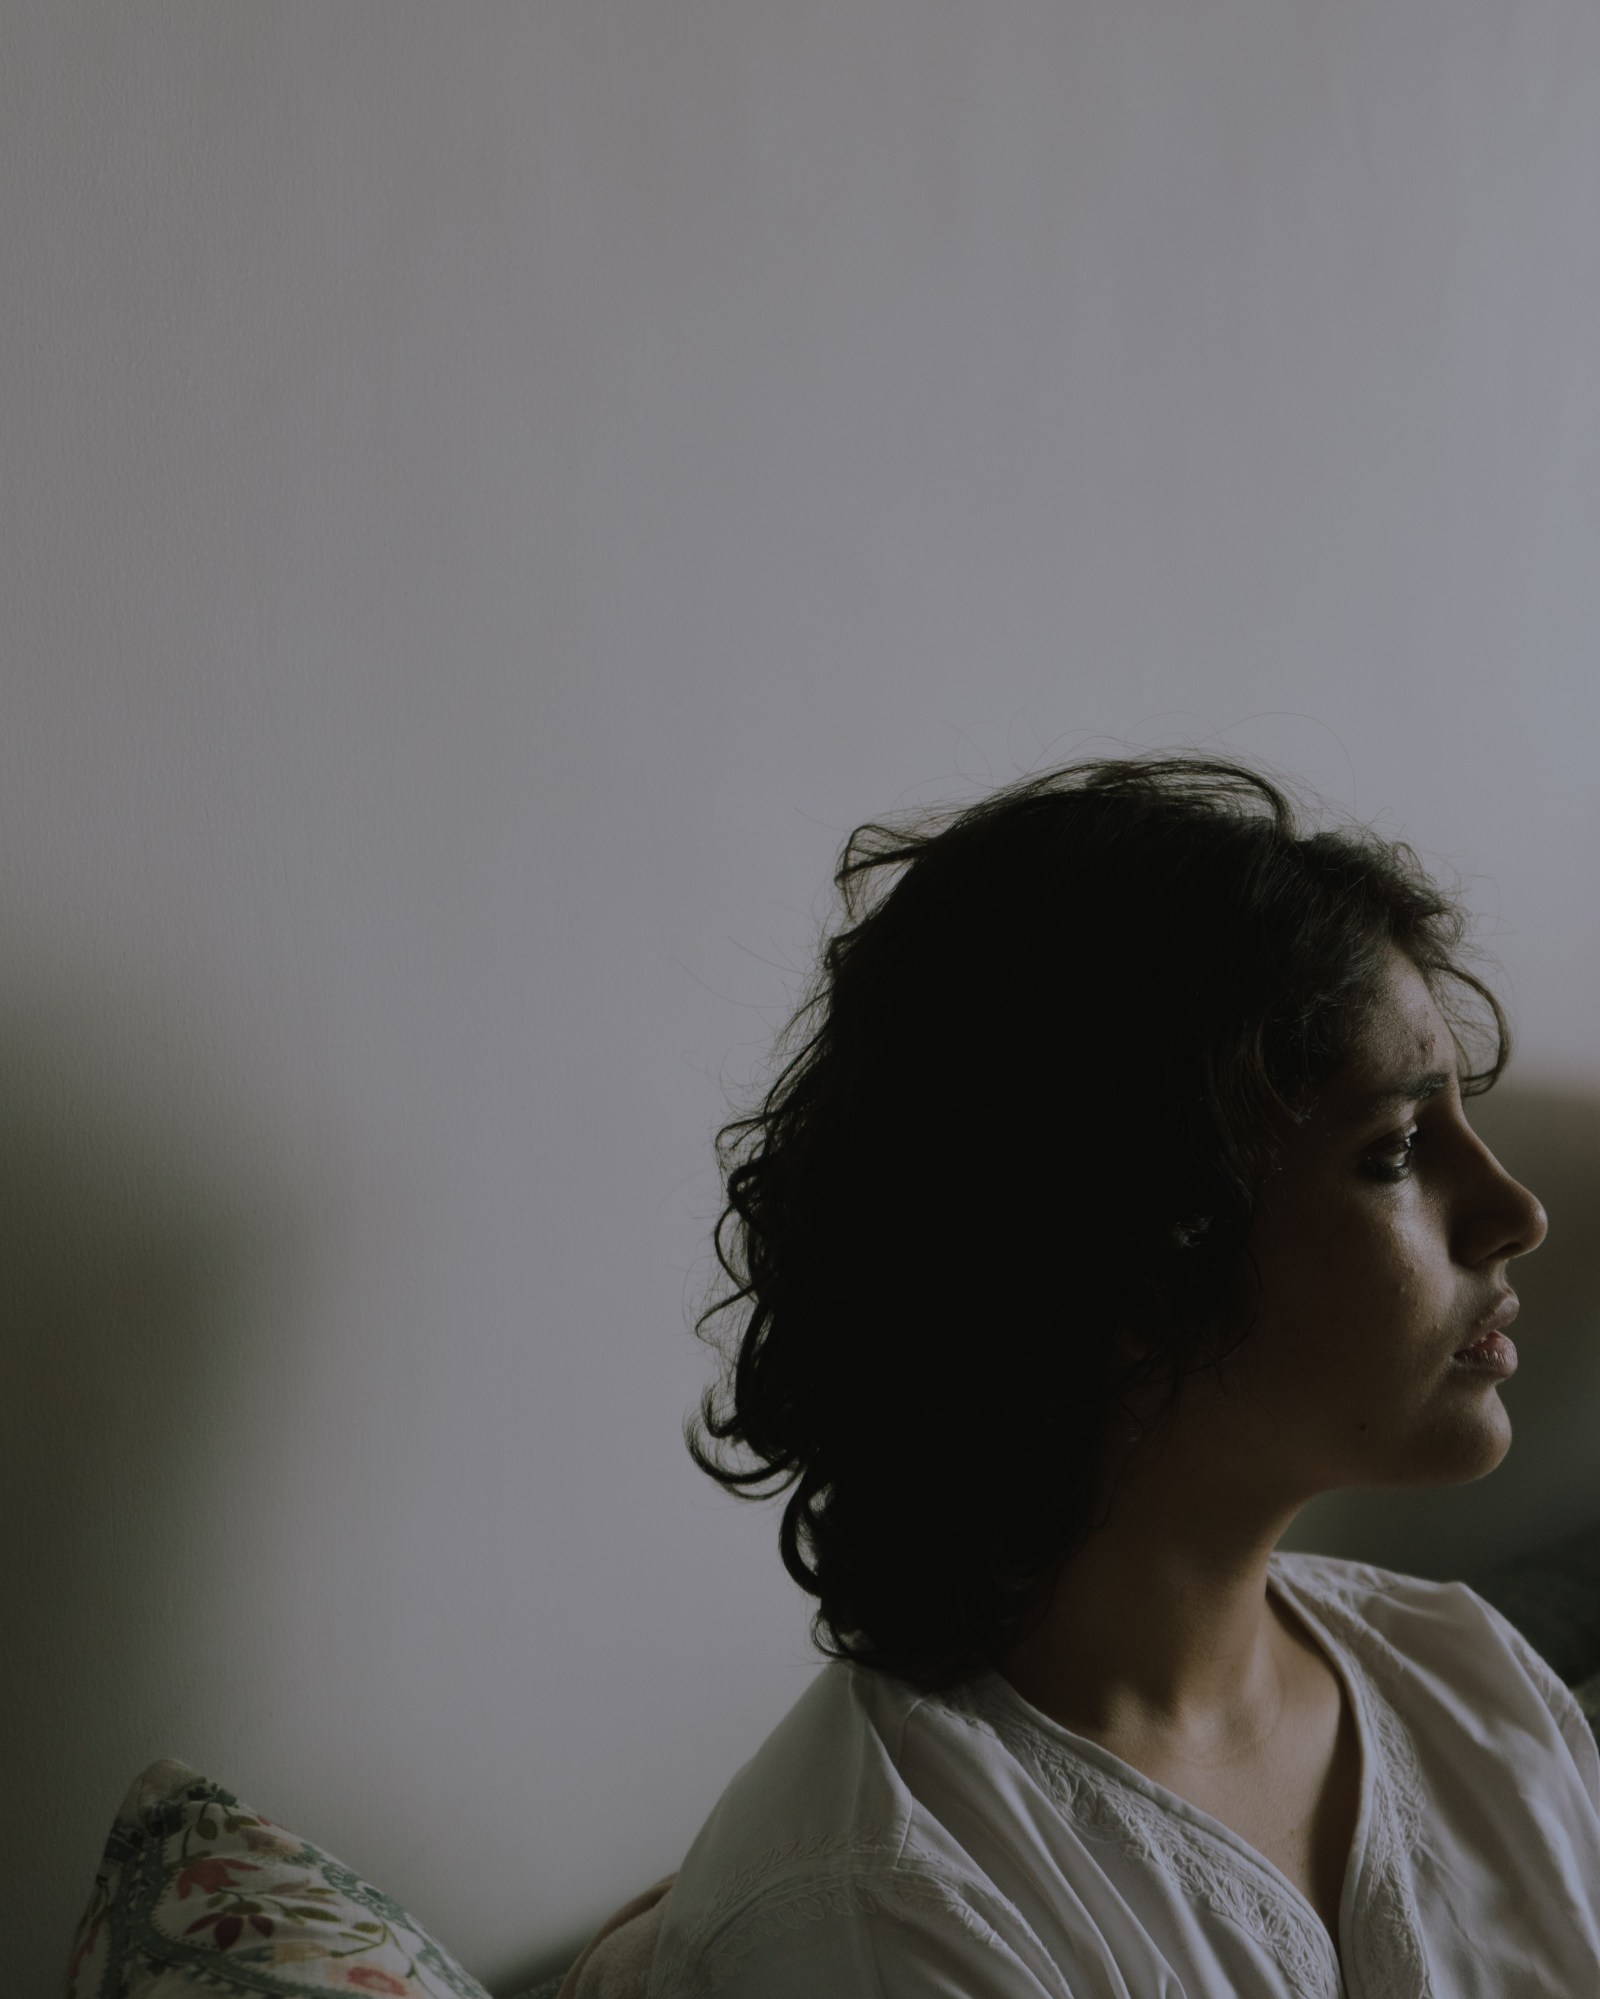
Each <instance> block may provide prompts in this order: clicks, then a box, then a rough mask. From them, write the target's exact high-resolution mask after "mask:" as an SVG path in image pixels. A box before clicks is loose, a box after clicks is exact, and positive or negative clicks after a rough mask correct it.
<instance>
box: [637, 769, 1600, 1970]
mask: <svg viewBox="0 0 1600 1999" xmlns="http://www.w3.org/2000/svg"><path fill="white" fill-rule="evenodd" d="M835 880H836V883H837V886H838V888H839V890H840V891H841V894H842V897H843V902H844V921H843V923H842V924H841V925H840V926H839V927H838V928H837V929H836V930H835V932H834V934H833V935H832V936H831V937H830V938H829V940H828V941H827V943H826V946H825V948H824V949H823V951H822V953H821V957H820V962H819V966H818V969H817V975H816V979H815V981H814V984H813V986H812V987H811V989H810V991H809V994H808V996H807V998H806V1000H805V1003H804V1004H803V1005H802V1006H801V1008H800V1009H799V1011H798V1012H797V1013H796V1015H795V1016H794V1019H793V1020H792V1021H791V1023H790V1027H789V1029H788V1030H787V1031H786V1035H785V1037H784V1039H783V1041H782V1042H781V1043H780V1053H781V1056H782V1058H783V1059H782V1065H781V1067H779V1066H778V1064H776V1063H775V1064H774V1068H775V1070H776V1074H775V1077H774V1079H773V1080H772V1082H771V1084H770V1087H769V1088H768V1089H767V1090H766V1092H765V1095H764V1097H763V1098H762V1100H761V1101H760V1103H759V1104H758V1105H757V1106H756V1107H755V1108H754V1109H753V1110H752V1111H751V1113H750V1114H749V1115H747V1116H743V1117H740V1118H737V1119H735V1120H734V1122H732V1123H731V1124H729V1125H727V1126H725V1127H724V1129H723V1131H722V1133H721V1134H720V1135H719V1143H718V1154H719V1160H720V1162H721V1164H722V1166H723V1168H724V1175H725V1187H726V1196H727V1205H726V1208H725V1210H724V1212H723V1215H722V1217H721V1220H720V1221H719V1223H718V1227H717V1232H716V1250H717V1256H718V1260H719V1264H720V1267H721V1269H722V1270H723V1271H724V1272H726V1274H727V1276H728V1277H729V1278H730V1279H731V1280H732V1283H733V1289H732V1290H731V1292H728V1293H726V1294H725V1295H724V1296H723V1297H721V1298H720V1299H718V1300H716V1301H715V1302H714V1303H713V1305H712V1306H711V1308H710V1310H708V1311H707V1312H706V1313H705V1314H704V1315H703V1317H702V1319H701V1320H700V1322H699V1327H700V1328H703V1327H705V1326H706V1325H708V1324H709V1323H710V1322H711V1321H712V1320H714V1319H716V1318H719V1317H724V1316H726V1317H728V1318H729V1320H730V1322H731V1323H732V1324H733V1325H734V1328H735V1337H734V1339H733V1340H732V1341H731V1343H730V1344H729V1346H728V1347H727V1349H726V1354H725V1366H724V1368H723V1371H722V1373H721V1376H720V1379H719V1381H718V1384H717V1386H716V1388H715V1389H709V1390H708V1391H707V1393H706V1395H705V1397H704V1399H703V1401H702V1403H701V1406H700V1409H699V1411H698V1423H696V1422H695V1421H693V1420H691V1422H690V1424H689V1425H688V1427H687V1432H686V1434H687V1441H688V1443H689V1447H690V1450H691V1452H692V1453H693V1455H694V1457H695V1460H696V1462H697V1463H698V1464H699V1465H700V1467H701V1469H702V1470H705V1471H706V1472H708V1473H709V1474H710V1475H711V1476H713V1477H714V1478H716V1479H717V1480H718V1481H719V1482H720V1483H721V1484H722V1485H724V1486H725V1487H726V1488H727V1489H728V1490H730V1491H734V1492H739V1493H742V1494H744V1495H745V1496H747V1497H767V1496H771V1493H772V1492H787V1494H788V1497H787V1500H786V1503H785V1505H784V1508H783V1511H782V1517H781V1527H780V1536H779V1539H780V1549H781V1554H782V1559H783V1561H784V1564H785V1566H786V1567H787V1569H788V1571H789V1573H790V1574H791V1575H792V1576H793V1577H794V1579H795V1581H796V1582H797V1583H798V1584H799V1585H800V1586H801V1588H802V1589H804V1590H805V1591H806V1592H808V1593H809V1594H810V1595H811V1596H813V1597H814V1598H815V1599H816V1600H817V1608H816V1612H815V1616H814V1618H813V1621H812V1635H813V1640H814V1642H815V1644H816V1645H817V1648H818V1650H819V1651H820V1652H821V1653H822V1654H824V1656H825V1658H826V1660H827V1663H826V1664H825V1665H824V1667H823V1669H822V1670H821V1671H820V1672H819V1673H818V1674H817V1675H816V1676H815V1678H814V1679H813V1680H812V1682H811V1683H810V1685H809V1686H808V1687H807V1689H806V1691H805V1693H804V1694H803V1695H802V1696H801V1697H800V1699H799V1700H798V1701H797V1702H796V1703H795V1705H794V1707H793V1708H792V1709H791V1710H790V1712H789V1713H788V1714H787V1715H786V1716H785V1718H784V1719H783V1720H782V1721H781V1722H780V1723H779V1725H778V1726H777V1727H776V1728H775V1729H774V1730H773V1732H772V1734H771V1735H770V1736H769V1737H768V1738H767V1740H766V1742H765V1743H764V1744H763V1745H762V1747H761V1748H760V1750H759V1751H758V1752H757V1754H756V1755H755V1756H754V1757H753V1758H752V1759H751V1760H750V1762H748V1763H747V1764H746V1765H745V1766H744V1768H743V1769H742V1770H740V1771H738V1772H737V1773H736V1774H735V1775H733V1777H732V1779H731V1781H730V1782H729V1783H728V1784H727V1787H726V1789H725V1790H724V1791H723V1793H722V1796H721V1798H720V1799H719V1801H718V1803H717V1805H716V1807H715V1809H714V1810H713V1811H712V1813H711V1815H710V1817H709V1818H708V1819H707V1821H706V1823H705V1825H704V1827H703V1828H702V1830H701V1832H700V1834H699V1836H698V1837H697V1838H696V1840H695V1842H694V1844H693V1846H692V1847H691V1848H690V1850H689V1853H688V1855H687V1857H686V1858H685V1860H684V1862H683V1865H682V1867H681V1869H680V1871H679V1874H678V1876H677V1879H676V1881H675V1883H674V1885H673V1889H672V1893H671V1895H670V1896H669V1897H668V1900H667V1906H666V1910H665V1915H664V1922H663V1927H662V1931H661V1935H660V1940H659V1944H658V1948H657V1955H656V1962H655V1969H654V1973H653V1975H652V1980H651V1986H650V1990H651V1993H652V1995H653V1999H669V1995H670V1999H678V1995H684V1999H689V1995H697V1994H702V1993H704V1994H710V1993H718V1994H720V1995H723V1999H855V1995H861V1999H867V1995H871V1999H935V1995H937V1996H938V1999H955V1995H962V1999H1068V1995H1071V1999H1084V1995H1088V1994H1094V1995H1096V1999H1101V1996H1102V1995H1103V1999H1180V1995H1181V1999H1253V1995H1262V1999H1267V1995H1272V1999H1280V1995H1290V1994H1294V1995H1312V1994H1315V1995H1328V1999H1334V1995H1337V1994H1340V1993H1347V1994H1349V1995H1351V1999H1356V1995H1361V1999H1369V1995H1370V1999H1377V1995H1390V1994H1394V1995H1398V1994H1401V1993H1404V1994H1406V1995H1423V1994H1428V1995H1435V1999H1465V1995H1468V1994H1474V1995H1476V1994H1482V1995H1490V1994H1493V1995H1495V1996H1496V1999H1521V1995H1527V1999H1533V1995H1534V1994H1540V1995H1546V1994H1563V1995H1574V1999H1576V1995H1579V1994H1592V1993H1596V1992H1600V1756H1597V1754H1596V1748H1595V1743H1594V1739H1593V1737H1592V1735H1591V1734H1590V1731H1589V1729H1588V1726H1587V1724H1586V1722H1585V1721H1584V1719H1583V1716H1582V1714H1581V1713H1580V1711H1579V1709H1578V1707H1577V1704H1576V1702H1575V1701H1574V1700H1573V1698H1572V1696H1571V1694H1570V1693H1569V1692H1568V1691H1567V1689H1566V1688H1565V1687H1564V1686H1563V1685H1562V1684H1561V1683H1560V1681H1559V1680H1558V1679H1557V1678H1556V1676H1555V1674H1554V1673H1553V1672H1552V1671H1551V1670H1550V1669H1549V1668H1548V1667H1547V1666H1546V1665H1545V1664H1544V1662H1543V1660H1542V1659H1540V1658H1539V1656H1538V1655H1537V1654H1536V1653H1535V1652H1534V1651H1533V1650H1532V1648H1531V1647H1530V1646H1528V1644H1527V1643H1526V1642H1525V1641H1524V1640H1523V1639H1522V1638H1521V1636H1520V1635H1519V1634H1518V1633H1517V1632H1516V1631H1515V1629H1514V1628H1513V1627H1512V1626H1511V1625H1510V1624H1509V1623H1507V1621H1506V1620H1505V1619H1504V1618H1503V1617H1501V1616H1500V1615H1499V1613H1498V1612H1496V1611H1495V1610H1493V1609H1492V1608H1491V1607H1490V1606H1489V1605H1488V1604H1486V1603H1485V1602H1484V1601H1483V1600H1482V1599H1481V1598H1480V1597H1478V1596H1477V1595H1476V1594H1475V1593H1474V1592H1473V1591H1472V1590H1471V1589H1469V1588H1468V1587H1467V1586H1466V1585H1465V1584H1462V1583H1455V1582H1435V1581H1430V1580H1425V1579H1422V1578H1418V1577H1412V1576H1406V1575H1402V1574H1399V1573H1397V1572H1394V1571H1390V1570H1386V1569H1383V1568H1379V1567H1376V1566H1373V1565H1370V1564H1365V1563H1359V1562H1353V1561H1347V1560H1343V1559H1337V1558H1334V1557H1329V1556H1319V1555H1311V1554H1292V1553H1287V1552H1284V1551H1282V1550H1280V1549H1279V1547H1278V1543H1279V1542H1280V1540H1281V1539H1282V1537H1283V1535H1284V1533H1285V1531H1286V1529H1287V1528H1288V1527H1289V1525H1290V1523H1291V1522H1292V1521H1293V1520H1294V1519H1295V1517H1296V1515H1297V1514H1298V1513H1299V1512H1300V1510H1301V1509H1302V1508H1303V1507H1304V1506H1305V1505H1306V1504H1307V1502H1308V1501H1310V1500H1312V1499H1313V1498H1315V1497H1316V1496H1317V1495H1318V1494H1320V1493H1323V1492H1327V1491H1331V1490H1335V1489H1339V1488H1351V1487H1406V1486H1443V1485H1453V1484H1459V1483H1462V1482H1465V1481H1468V1480H1473V1479H1479V1478H1483V1477H1485V1476H1486V1475H1487V1474H1489V1473H1490V1472H1492V1471H1493V1470H1494V1469H1495V1467H1496V1466H1497V1465H1498V1464H1499V1463H1500V1462H1501V1460H1502V1458H1503V1457H1504V1456H1505V1453H1506V1451H1507V1449H1508V1448H1509V1446H1510V1442H1511V1428H1510V1423H1509V1420H1508V1418H1507V1415H1506V1411H1505V1409H1504V1406H1503V1404H1502V1402H1501V1399H1500V1394H1499V1386H1500V1384H1501V1383H1502V1382H1503V1381H1504V1380H1505V1379H1506V1378H1507V1377H1508V1375H1509V1374H1510V1372H1511V1371H1512V1370H1513V1369H1514V1367H1515V1365H1516V1354H1515V1349H1514V1347H1513V1345H1512V1342H1511V1340H1510V1338H1509V1337H1508V1331H1507V1329H1508V1328H1509V1326H1510V1324H1511V1320H1512V1318H1513V1316H1514V1315H1515V1312H1516V1299H1515V1293H1514V1290H1513V1280H1514V1275H1515V1269H1514V1266H1515V1262H1516V1259H1517V1258H1518V1257H1521V1256H1524V1255H1526V1254H1527V1253H1529V1252H1530V1251H1532V1250H1534V1249H1536V1248H1537V1247H1538V1246H1539V1243H1540V1241H1541V1239H1542V1238H1543V1236H1544V1234H1545V1228H1546V1220H1545V1215H1544V1212H1543V1210H1542V1209H1541V1207H1540V1205H1539V1202H1538V1201H1537V1199H1536V1198H1535V1197H1534V1195H1533V1194H1532V1193H1530V1192H1529V1191H1528V1189H1527V1188H1525V1187H1523V1186H1522V1185H1520V1184H1519V1183H1518V1182H1517V1181H1516V1180H1515V1179H1514V1178H1512V1177H1511V1176H1510V1175H1509V1174H1508V1173H1507V1172H1506V1171H1505V1170H1504V1169H1503V1168H1502V1167H1501V1165H1500V1164H1499V1163H1498V1161H1497V1160H1496V1159H1495V1158H1494V1156H1493V1155H1492V1154H1491V1153H1490V1152H1489V1150H1488V1149H1487V1148H1486V1147H1485V1146H1484V1144H1483V1143H1482V1142H1481V1140H1480V1139H1479V1138H1478V1137H1477V1135H1476V1134H1475V1133H1474V1131H1473V1129H1472V1127H1471V1124H1470V1123H1469V1121H1468V1116H1467V1109H1468V1106H1469V1104H1470V1100H1471V1099H1472V1097H1473V1096H1474V1095H1476V1094H1478V1093H1480V1092H1482V1091H1483V1090H1486V1089H1488V1088H1489V1087H1490V1086H1491V1085H1492V1084H1493V1083H1494V1082H1495V1080H1496V1079H1497V1078H1498V1077H1499V1076H1500V1074H1501V1073H1502V1071H1503V1070H1504V1068H1505V1065H1506V1063H1507V1061H1508V1059H1509V1052H1510V1046H1509V1032H1508V1027H1507V1022H1506V1018H1505V1015H1504V1012H1503V1010H1502V1008H1501V1006H1500V1004H1499V1002H1498V1000H1497V999H1496V997H1495V995H1494V993H1493V991H1492V990H1491V988H1490V986H1489V985H1488V984H1487V983H1486V981H1485V980H1484V979H1483V978H1481V977H1480V976H1479V975H1478V973H1476V972H1475V971H1473V970H1472V969H1471V968H1470V965H1469V963H1468V960H1467V957H1466V955H1465V949H1464V939H1465V937H1466V929H1467V925H1466V918H1465V916H1464V914H1463V912H1462V910H1461V909H1460V908H1459V906H1458V905H1457V904H1456V902H1455V901H1454V900H1453V899H1452V898H1451V897H1450V896H1449V895H1448V894H1446V893H1445V892H1444V891H1443V890H1441V889H1440V888H1439V887H1438V886H1437V885H1435V883H1434V882H1432V881H1431V880H1430V879H1429V877H1428V876H1427V874H1426V873H1425V871H1424V870H1423V868H1422V866H1421V864H1420V863H1419V862H1418V860H1417V858H1416V856H1415V854H1414V853H1413V852H1412V850H1411V849H1410V848H1409V847H1407V846H1405V845H1404V844H1402V843H1399V842H1394V841H1387V840H1384V839H1382V838H1380V837H1379V836H1378V835H1377V834H1376V833H1374V832H1372V831H1370V830H1368V829H1364V828H1359V827H1342V826H1340V827H1335V826H1328V825H1313V824H1311V823H1309V822H1308V821H1307V820H1306V818H1305V816H1304V814H1303V812H1302V811H1301V810H1300V809H1299V808H1297V807H1296V806H1295V805H1294V804H1293V803H1292V802H1291V800H1290V798H1289V796H1288V795H1287V792H1286V790H1285V788H1284V787H1283V786H1282V785H1281V784H1279V783H1276V782H1274V781H1272V780H1270V779H1268V778H1267V777H1265V776H1262V775H1261V774H1259V773H1257V772H1255V771H1253V770H1250V769H1248V768H1246V767H1244V766H1242V765H1239V764H1236V763H1232V762H1222V761H1215V760H1209V759H1204V758H1201V757H1198V756H1171V755H1167V756H1143V757H1128V758H1122V759H1108V760H1099V761H1092V762H1083V763H1078V764H1073V765H1070V766H1067V767H1065V768H1062V769H1059V770H1055V771H1051V772H1048V773H1046V774H1044V775H1042V776H1038V777H1032V778H1029V779H1026V780H1024V781H1022V782H1020V783H1017V784H1013V785H1011V786H1009V787H1007V788H1006V789H1004V790H1001V791H999V792H996V793H994V794H992V795H991V796H989V797H986V798H984V799H981V800H980V801H978V802H977V803H975V804H973V805H970V806H967V807H965V808H963V809H952V810H947V811H946V812H944V813H942V814H937V815H931V816H926V817H924V818H922V819H920V820H919V821H917V822H915V823H911V824H907V825H904V826H901V827H898V828H897V827H889V826H880V825H869V826H864V827H862V828H859V829H858V830H857V831H856V833H854V834H853V835H852V836H851V838H850V840H849V841H848V842H847V843H846V845H845V848H844V850H843V853H842V855H841V858H840V863H839V867H838V871H837V874H836V877H835ZM713 1443H714V1444H719V1445H732V1446H736V1447H737V1448H738V1449H739V1450H740V1451H742V1453H743V1454H744V1457H745V1460H746V1463H745V1466H744V1468H742V1469H741V1468H738V1467H737V1466H734V1465H731V1464H727V1463H724V1462H722V1461H721V1459H720V1458H719V1457H718V1456H717V1455H716V1453H715V1452H714V1451H713V1450H712V1448H711V1445H712V1444H713ZM757 1487H764V1488H767V1490H764V1491H760V1492H758V1491H757V1490H756V1488H757Z"/></svg>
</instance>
